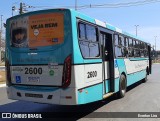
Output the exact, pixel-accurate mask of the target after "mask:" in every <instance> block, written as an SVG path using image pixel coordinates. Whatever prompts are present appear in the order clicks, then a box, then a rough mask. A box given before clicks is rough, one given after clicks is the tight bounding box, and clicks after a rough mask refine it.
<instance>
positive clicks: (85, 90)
mask: <svg viewBox="0 0 160 121" xmlns="http://www.w3.org/2000/svg"><path fill="white" fill-rule="evenodd" d="M71 13H72V30H73V33H72V34H73V62H74V65H75V67H74V69H75V70H74V72H75V73H74V76H75V77H74V81H75V85H76V88H77V104H85V103H90V102H94V101H97V100H101V99H102V97H103V95H102V93H103V91H102V90H103V86H102V83H100V82H102V80H101V78H98V79H97V78H95V80H94V81H93V80H92V81H90V80H87V79H86V78H87V72H88V71H89V70H90V69H91V70H92V71H95V70H94V69H95V66H94V63H97V62H102V61H101V59H86V60H85V59H84V58H83V57H82V54H81V51H80V48H79V42H78V30H77V29H78V25H77V18H82V19H83V20H86V21H89V22H91V23H95V20H94V19H92V18H90V17H88V16H85V15H83V14H79V13H77V12H74V11H72V12H71ZM87 63H93V66H90V65H85V64H87ZM88 66H89V67H88ZM87 69H89V70H87ZM99 74H100V73H99Z"/></svg>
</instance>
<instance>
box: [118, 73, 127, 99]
mask: <svg viewBox="0 0 160 121" xmlns="http://www.w3.org/2000/svg"><path fill="white" fill-rule="evenodd" d="M126 89H127V86H126V77H125V75H123V74H122V75H121V76H120V80H119V93H118V97H119V98H123V97H124V96H125V93H126Z"/></svg>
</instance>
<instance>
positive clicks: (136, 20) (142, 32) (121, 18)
mask: <svg viewBox="0 0 160 121" xmlns="http://www.w3.org/2000/svg"><path fill="white" fill-rule="evenodd" d="M134 1H144V0H134ZM20 2H24V3H26V4H27V5H30V6H35V7H36V8H32V9H29V10H30V11H31V10H38V9H47V8H55V7H58V8H59V7H62V6H74V5H75V0H65V1H60V0H6V1H3V3H2V2H1V4H0V15H3V22H5V21H6V19H7V18H9V17H11V16H12V10H11V9H12V6H13V5H15V6H16V7H17V8H18V7H19V3H20ZM126 2H133V0H101V1H100V0H77V5H78V6H82V5H89V4H92V5H93V4H107V3H111V4H115V3H126ZM78 11H80V12H82V13H85V14H87V15H89V16H91V17H93V18H96V19H99V20H101V21H104V22H108V23H110V24H112V25H114V26H116V27H118V28H120V29H122V30H124V31H127V32H129V33H131V34H135V25H139V27H138V36H140V37H142V38H144V39H145V40H146V42H149V43H151V44H152V45H155V36H157V39H156V40H157V50H160V15H159V14H158V13H159V11H160V1H159V2H156V3H150V4H146V5H140V6H132V7H122V8H88V9H81V10H78ZM16 14H18V12H14V15H16Z"/></svg>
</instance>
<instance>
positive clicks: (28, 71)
mask: <svg viewBox="0 0 160 121" xmlns="http://www.w3.org/2000/svg"><path fill="white" fill-rule="evenodd" d="M25 74H42V68H25Z"/></svg>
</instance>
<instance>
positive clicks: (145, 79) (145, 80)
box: [142, 71, 148, 83]
mask: <svg viewBox="0 0 160 121" xmlns="http://www.w3.org/2000/svg"><path fill="white" fill-rule="evenodd" d="M147 77H148V74H147V71H146V76H145V78H144V79H143V80H142V82H143V83H146V82H147V80H148V78H147Z"/></svg>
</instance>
